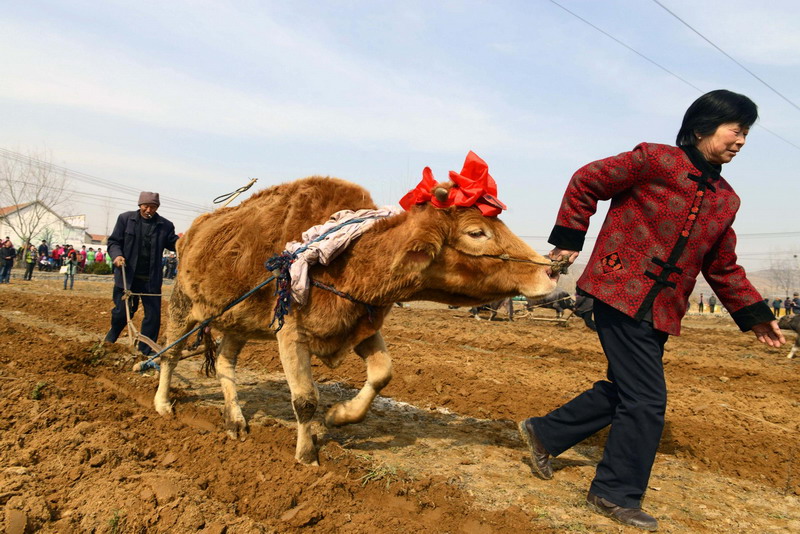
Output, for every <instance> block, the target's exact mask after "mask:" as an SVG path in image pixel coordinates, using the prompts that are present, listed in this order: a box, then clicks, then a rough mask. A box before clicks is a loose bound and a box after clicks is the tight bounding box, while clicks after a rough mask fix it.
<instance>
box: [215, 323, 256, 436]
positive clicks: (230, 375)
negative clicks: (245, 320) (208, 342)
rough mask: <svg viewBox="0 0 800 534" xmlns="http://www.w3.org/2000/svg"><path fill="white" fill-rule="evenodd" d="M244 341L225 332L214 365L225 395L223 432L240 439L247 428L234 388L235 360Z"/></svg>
mask: <svg viewBox="0 0 800 534" xmlns="http://www.w3.org/2000/svg"><path fill="white" fill-rule="evenodd" d="M245 343H247V340H246V339H243V338H240V337H236V336H232V335H231V334H228V333H226V334H225V335H224V336H223V338H222V342H221V343H220V345H219V354H218V355H217V365H216V371H217V377H218V378H219V383H220V386H222V395H223V396H224V397H225V407H224V408H223V419H224V424H225V432H227V433H228V436H229V437H231V438H233V439H240V440H244V438H245V436H246V434H247V430H248V429H247V421H245V418H244V415H243V414H242V407H241V406H240V405H239V393H238V392H237V390H236V360H237V359H238V357H239V352H240V351H241V350H242V347H244V345H245Z"/></svg>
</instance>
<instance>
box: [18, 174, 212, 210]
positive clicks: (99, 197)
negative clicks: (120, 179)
mask: <svg viewBox="0 0 800 534" xmlns="http://www.w3.org/2000/svg"><path fill="white" fill-rule="evenodd" d="M4 181H5V182H13V183H18V184H24V185H34V186H37V187H40V188H41V189H50V190H54V191H55V190H58V191H63V192H64V193H71V194H73V195H77V196H82V197H87V198H91V199H95V200H108V201H114V202H115V203H118V202H119V203H124V204H121V205H123V206H124V205H128V204H129V202H130V200H129V199H127V198H117V197H112V196H107V195H101V194H98V193H86V192H83V191H78V190H75V189H65V188H62V187H58V186H50V185H41V184H37V183H34V182H26V181H25V180H10V179H7V180H4ZM83 203H84V204H90V205H92V206H97V207H101V208H102V207H105V206H101V205H99V204H91V203H88V202H85V201H84V202H83ZM118 205H119V204H118ZM48 207H49V206H48ZM169 209H170V210H171V211H188V212H191V213H197V214H200V213H205V212H207V211H208V210H203V209H198V208H183V207H180V206H178V207H175V206H172V205H170V207H169Z"/></svg>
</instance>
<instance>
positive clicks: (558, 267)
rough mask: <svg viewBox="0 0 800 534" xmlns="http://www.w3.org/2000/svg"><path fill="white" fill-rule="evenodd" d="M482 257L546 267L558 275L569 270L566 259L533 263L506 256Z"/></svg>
mask: <svg viewBox="0 0 800 534" xmlns="http://www.w3.org/2000/svg"><path fill="white" fill-rule="evenodd" d="M481 256H482V257H486V258H496V259H498V260H502V261H516V262H519V263H533V264H536V265H547V266H548V267H550V268H551V271H552V272H554V273H558V274H567V273H568V270H569V265H570V263H569V260H567V259H566V258H560V259H557V260H550V261H535V260H526V259H524V258H514V257H512V256H509V255H508V254H481Z"/></svg>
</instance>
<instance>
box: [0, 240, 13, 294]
mask: <svg viewBox="0 0 800 534" xmlns="http://www.w3.org/2000/svg"><path fill="white" fill-rule="evenodd" d="M16 257H17V250H16V249H15V248H14V245H13V244H12V243H11V239H9V238H8V237H6V240H5V242H4V243H3V247H2V248H0V263H1V264H0V284H10V283H11V268H12V267H14V260H15V259H16Z"/></svg>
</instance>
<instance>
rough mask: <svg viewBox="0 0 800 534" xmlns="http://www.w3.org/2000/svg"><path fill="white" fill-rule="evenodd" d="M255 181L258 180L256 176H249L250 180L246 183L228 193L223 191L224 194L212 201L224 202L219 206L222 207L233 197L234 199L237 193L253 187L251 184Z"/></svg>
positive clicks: (216, 202)
mask: <svg viewBox="0 0 800 534" xmlns="http://www.w3.org/2000/svg"><path fill="white" fill-rule="evenodd" d="M257 181H258V178H251V179H250V182H249V183H248V184H247V185H243V186H242V187H240V188H239V189H237V190H236V191H231V192H230V193H225V194H224V195H220V196H218V197H217V198H215V199H214V200H213V201H212V202H213V203H214V204H219V203H222V202H224V204H222V206H220V207H222V208H224V207H225V206H227V205H228V204H230V203H231V202H233V199H235V198H236V197H238V196H239V195H241V194H242V193H244V192H245V191H247V190H248V189H250V188H251V187H253V184H254V183H256V182H257Z"/></svg>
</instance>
